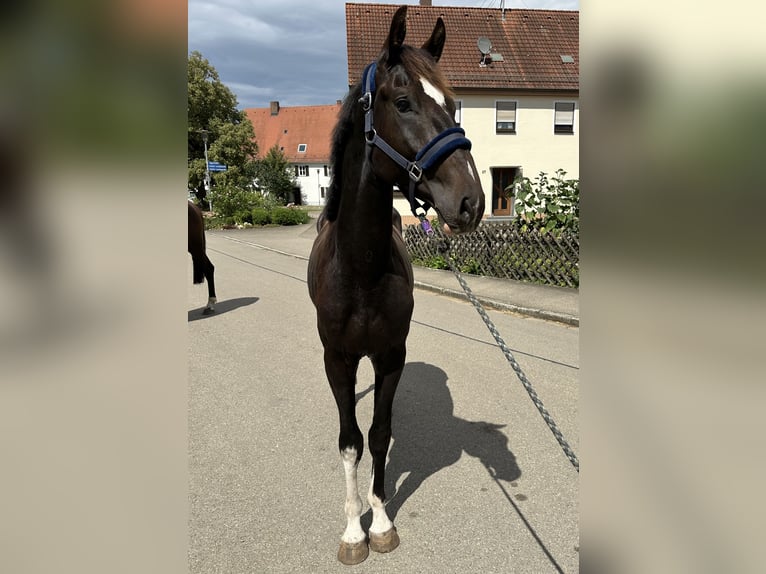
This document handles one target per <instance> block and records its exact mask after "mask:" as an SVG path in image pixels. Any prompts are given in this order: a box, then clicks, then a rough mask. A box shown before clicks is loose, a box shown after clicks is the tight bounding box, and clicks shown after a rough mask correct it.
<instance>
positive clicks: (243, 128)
mask: <svg viewBox="0 0 766 574" xmlns="http://www.w3.org/2000/svg"><path fill="white" fill-rule="evenodd" d="M187 82H188V101H187V116H188V134H187V142H188V158H189V187H190V188H191V189H195V190H196V193H197V197H198V198H200V199H204V198H205V196H206V193H205V189H204V176H205V167H206V166H205V151H204V142H203V138H202V131H203V130H206V131H207V132H208V142H207V146H208V159H209V160H211V161H218V162H220V163H223V164H224V165H226V166H227V167H228V170H227V171H226V172H215V173H213V174H211V176H212V178H213V182H214V184H222V185H227V186H235V187H239V188H243V189H251V188H252V182H253V178H254V177H255V174H256V155H257V153H258V146H257V145H256V142H255V136H254V133H253V125H252V123H250V120H249V119H248V118H247V116H246V114H245V113H244V112H243V111H240V110H238V109H237V98H236V96H235V95H234V94H233V93H232V91H231V90H230V89H229V88H228V87H227V86H226V85H225V84H223V82H221V80H220V78H219V76H218V72H217V71H216V70H215V68H214V67H213V66H212V65H211V64H210V62H208V61H207V60H206V59H205V58H204V57H203V56H202V54H200V53H199V52H197V51H194V52H192V53H191V54H189V58H188V61H187Z"/></svg>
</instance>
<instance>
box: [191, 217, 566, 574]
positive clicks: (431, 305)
mask: <svg viewBox="0 0 766 574" xmlns="http://www.w3.org/2000/svg"><path fill="white" fill-rule="evenodd" d="M234 233H236V232H234ZM208 255H209V256H210V258H211V260H212V261H213V263H214V264H215V266H216V284H217V291H218V301H219V302H218V305H217V313H216V314H215V315H212V316H206V317H203V316H202V315H201V309H202V307H203V306H204V304H205V302H206V301H207V290H206V287H205V286H202V285H192V283H191V258H189V265H188V275H189V277H188V285H189V289H188V309H189V316H188V318H189V474H190V482H189V486H190V522H189V560H190V571H191V572H192V573H194V574H201V573H206V574H207V573H221V574H236V573H246V572H247V573H262V572H263V573H272V572H273V573H282V572H285V573H287V572H290V573H302V572H310V573H318V572H348V571H350V570H353V571H354V572H375V573H387V572H397V573H406V574H411V573H430V572H434V573H439V574H444V573H452V572H455V573H472V572H481V573H487V574H489V573H495V572H496V573H513V572H518V573H534V574H539V573H546V572H568V573H572V572H578V571H579V530H578V484H579V475H578V474H577V472H576V471H575V469H574V468H573V467H572V466H571V464H570V462H569V460H568V459H567V458H566V456H565V455H564V454H563V452H562V451H561V449H560V448H559V446H558V443H557V442H556V440H555V438H554V437H553V435H552V434H551V432H550V430H549V429H548V427H547V426H546V424H545V422H544V421H543V420H542V418H541V417H540V415H539V414H538V412H537V410H536V409H535V407H534V405H533V404H532V402H531V401H530V400H529V397H528V396H527V394H526V391H525V390H524V388H523V387H522V385H521V384H520V383H519V381H518V379H517V378H516V375H515V373H514V372H513V370H512V369H511V367H510V365H509V364H508V362H507V361H506V359H505V357H504V356H503V354H502V353H501V351H500V350H499V348H498V347H497V346H496V345H495V344H494V341H493V339H492V338H491V335H490V334H489V332H488V331H487V329H486V327H485V326H484V323H483V322H482V321H481V319H480V317H479V316H478V314H477V313H476V311H475V310H474V309H473V307H471V305H470V304H469V303H468V302H467V301H466V302H463V301H459V300H456V299H451V298H448V297H444V296H441V295H437V294H434V293H431V292H427V291H421V290H416V292H415V313H414V317H413V324H412V327H411V330H410V337H409V340H408V356H407V364H406V367H405V370H404V374H403V376H402V380H401V383H400V385H399V390H398V392H397V396H396V399H395V402H394V422H393V440H392V446H391V449H390V451H389V462H388V465H387V475H386V484H387V493H388V496H389V499H390V501H389V503H388V511H389V516H391V518H392V519H393V520H394V523H395V525H396V527H397V530H398V533H399V536H400V538H401V545H400V547H399V548H397V549H396V550H395V551H394V552H393V553H391V554H376V553H374V552H371V553H370V557H369V558H368V559H367V560H366V561H365V562H363V563H362V564H360V565H357V566H353V567H346V566H343V565H341V564H340V563H339V562H337V560H336V558H335V553H336V551H337V545H338V542H339V540H340V535H341V533H342V532H343V529H344V527H345V517H344V513H343V502H344V495H345V494H344V493H345V483H344V478H343V467H342V464H341V461H340V457H339V455H338V452H337V446H336V445H337V433H338V419H337V411H336V408H335V403H334V401H333V398H332V394H331V392H330V389H329V385H328V383H327V380H326V378H325V375H324V368H323V364H322V350H321V344H320V341H319V337H318V335H317V332H316V326H315V313H314V308H313V306H312V304H311V302H310V300H309V297H308V291H307V287H306V283H305V276H306V262H305V261H303V260H301V259H297V258H294V257H290V256H286V255H282V254H279V253H275V252H273V251H268V250H264V249H260V248H257V247H255V246H253V245H252V244H248V243H241V242H236V241H232V240H230V239H227V238H226V237H225V236H224V235H217V234H214V233H213V234H208ZM490 316H491V318H492V320H493V321H494V322H495V324H496V326H497V328H498V330H499V331H500V333H501V335H502V336H503V338H504V340H505V342H506V343H507V344H508V346H509V347H510V348H511V349H512V351H513V352H514V355H515V357H516V359H517V361H518V362H519V364H520V365H521V367H522V369H523V370H524V372H525V373H526V375H527V377H528V378H529V379H530V381H531V382H532V384H533V385H534V386H535V389H536V391H537V393H538V395H539V396H540V398H541V400H542V401H543V402H544V403H545V406H546V408H547V409H548V411H549V412H550V413H551V415H552V416H553V418H554V419H555V420H556V422H557V424H558V426H559V428H560V429H561V431H562V432H563V434H564V436H565V437H566V439H567V440H568V442H569V443H570V445H571V446H572V448H573V449H574V451H575V452H578V450H579V449H578V434H579V426H578V388H579V382H578V379H579V358H578V329H577V328H575V327H570V326H565V325H562V324H560V323H553V322H546V321H543V320H539V319H532V318H522V317H519V316H515V315H512V314H509V313H501V312H490ZM372 381H373V374H372V368H371V366H370V364H369V362H368V361H367V360H363V362H362V364H361V366H360V369H359V378H358V383H357V395H358V397H359V402H358V407H357V412H358V418H359V424H360V427H361V428H362V430H363V433H364V434H365V436H366V431H367V429H368V428H369V424H370V421H371V417H372V399H373V396H372V393H371V392H370V391H371V390H372ZM370 463H371V457H370V456H369V452H366V453H365V455H364V456H363V458H362V461H361V463H360V473H359V474H360V480H359V482H360V485H359V486H360V492H361V494H362V499H363V500H364V504H365V508H366V513H365V515H364V516H363V519H362V524H363V526H364V527H365V528H366V527H368V526H369V523H370V513H369V509H368V507H367V502H366V493H367V489H368V487H369V472H370Z"/></svg>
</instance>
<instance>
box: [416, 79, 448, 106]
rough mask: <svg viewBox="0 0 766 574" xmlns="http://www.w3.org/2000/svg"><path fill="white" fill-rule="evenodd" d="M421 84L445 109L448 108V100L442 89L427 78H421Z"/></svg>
mask: <svg viewBox="0 0 766 574" xmlns="http://www.w3.org/2000/svg"><path fill="white" fill-rule="evenodd" d="M420 84H421V85H422V86H423V91H424V92H425V93H426V94H427V95H428V96H431V98H433V100H434V101H435V102H436V103H437V104H439V105H440V106H441V107H443V108H444V109H447V102H446V101H445V99H444V94H443V93H442V91H441V90H440V89H439V88H437V87H436V86H434V85H433V84H432V83H431V82H429V81H428V80H426V79H425V78H420Z"/></svg>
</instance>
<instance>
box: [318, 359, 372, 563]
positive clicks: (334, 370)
mask: <svg viewBox="0 0 766 574" xmlns="http://www.w3.org/2000/svg"><path fill="white" fill-rule="evenodd" d="M358 366H359V359H358V358H356V359H354V358H349V357H344V356H343V355H342V354H341V353H335V352H333V351H328V350H326V349H325V371H326V373H327V378H328V380H329V381H330V387H331V388H332V393H333V396H334V397H335V402H336V404H337V405H338V414H339V416H340V433H339V434H338V448H339V450H340V456H341V459H342V460H343V470H344V472H345V475H346V503H345V505H344V510H345V513H346V529H345V531H344V532H343V536H341V541H340V547H339V548H338V560H340V561H341V562H342V563H343V564H348V565H352V564H359V563H360V562H362V561H364V560H365V559H366V558H367V556H368V554H369V549H368V547H367V536H366V535H365V533H364V530H362V524H361V520H360V517H361V516H362V499H361V498H360V497H359V490H358V487H357V468H358V467H359V460H360V459H361V458H362V451H363V450H364V437H363V436H362V431H360V430H359V425H358V424H357V422H356V411H355V408H356V394H355V390H354V386H355V384H356V370H357V367H358Z"/></svg>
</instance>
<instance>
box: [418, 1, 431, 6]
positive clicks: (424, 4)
mask: <svg viewBox="0 0 766 574" xmlns="http://www.w3.org/2000/svg"><path fill="white" fill-rule="evenodd" d="M420 5H421V6H430V5H431V0H420Z"/></svg>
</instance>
